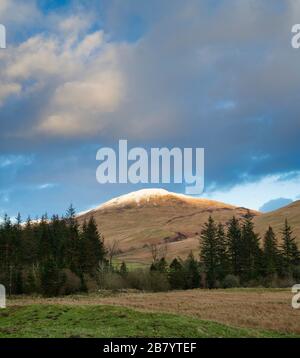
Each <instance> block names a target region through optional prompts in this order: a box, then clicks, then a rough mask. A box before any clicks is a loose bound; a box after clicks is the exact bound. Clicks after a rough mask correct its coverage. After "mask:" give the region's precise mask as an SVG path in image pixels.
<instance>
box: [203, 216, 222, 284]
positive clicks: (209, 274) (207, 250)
mask: <svg viewBox="0 0 300 358" xmlns="http://www.w3.org/2000/svg"><path fill="white" fill-rule="evenodd" d="M201 239H202V241H201V254H200V257H201V260H202V262H203V264H204V267H205V273H206V282H207V285H208V287H209V288H214V287H215V285H216V280H217V271H218V270H217V266H218V242H217V227H216V225H215V222H214V220H213V218H212V217H211V216H210V217H209V219H208V222H207V223H205V224H204V228H203V230H202V231H201Z"/></svg>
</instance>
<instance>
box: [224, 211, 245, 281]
mask: <svg viewBox="0 0 300 358" xmlns="http://www.w3.org/2000/svg"><path fill="white" fill-rule="evenodd" d="M227 239H228V257H229V262H230V266H231V271H232V273H233V274H234V275H236V276H240V275H241V251H242V233H241V227H240V223H239V221H238V220H237V219H236V217H234V216H233V217H232V219H231V220H230V221H229V222H228V224H227Z"/></svg>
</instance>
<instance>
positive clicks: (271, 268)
mask: <svg viewBox="0 0 300 358" xmlns="http://www.w3.org/2000/svg"><path fill="white" fill-rule="evenodd" d="M263 259H264V274H265V275H266V276H267V277H273V276H274V275H275V274H276V273H277V272H278V269H279V262H280V261H279V251H278V247H277V240H276V235H275V233H274V231H273V229H272V227H271V226H269V228H268V230H267V232H266V233H265V237H264V247H263Z"/></svg>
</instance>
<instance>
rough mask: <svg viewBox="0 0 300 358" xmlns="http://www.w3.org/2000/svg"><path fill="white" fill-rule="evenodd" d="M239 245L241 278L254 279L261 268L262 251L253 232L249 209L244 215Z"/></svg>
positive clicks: (251, 216)
mask: <svg viewBox="0 0 300 358" xmlns="http://www.w3.org/2000/svg"><path fill="white" fill-rule="evenodd" d="M241 243H242V246H241V258H242V260H241V279H242V280H244V281H245V282H248V281H250V280H255V279H257V278H258V277H259V275H260V273H261V270H262V252H261V249H260V247H259V236H258V235H257V234H256V233H255V232H254V224H253V215H252V214H251V213H250V211H248V212H247V214H246V215H245V216H244V221H243V226H242V241H241Z"/></svg>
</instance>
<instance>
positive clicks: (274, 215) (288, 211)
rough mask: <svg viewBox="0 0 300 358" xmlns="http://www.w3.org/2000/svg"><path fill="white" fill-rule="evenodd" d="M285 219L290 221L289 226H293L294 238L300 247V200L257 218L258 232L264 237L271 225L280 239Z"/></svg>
mask: <svg viewBox="0 0 300 358" xmlns="http://www.w3.org/2000/svg"><path fill="white" fill-rule="evenodd" d="M285 219H288V221H289V224H290V225H291V226H292V229H293V233H294V236H295V237H296V239H297V243H298V245H299V246H300V200H298V201H295V202H293V203H291V204H289V205H287V206H285V207H283V208H280V209H278V210H275V211H272V212H270V213H266V214H263V215H259V216H257V217H255V219H254V223H255V228H256V231H257V232H259V233H260V234H261V235H262V236H263V234H264V233H265V231H266V230H267V229H268V227H269V225H271V226H272V228H273V229H274V231H275V233H276V234H277V235H278V238H279V239H280V231H281V228H282V226H283V225H284V221H285Z"/></svg>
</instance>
